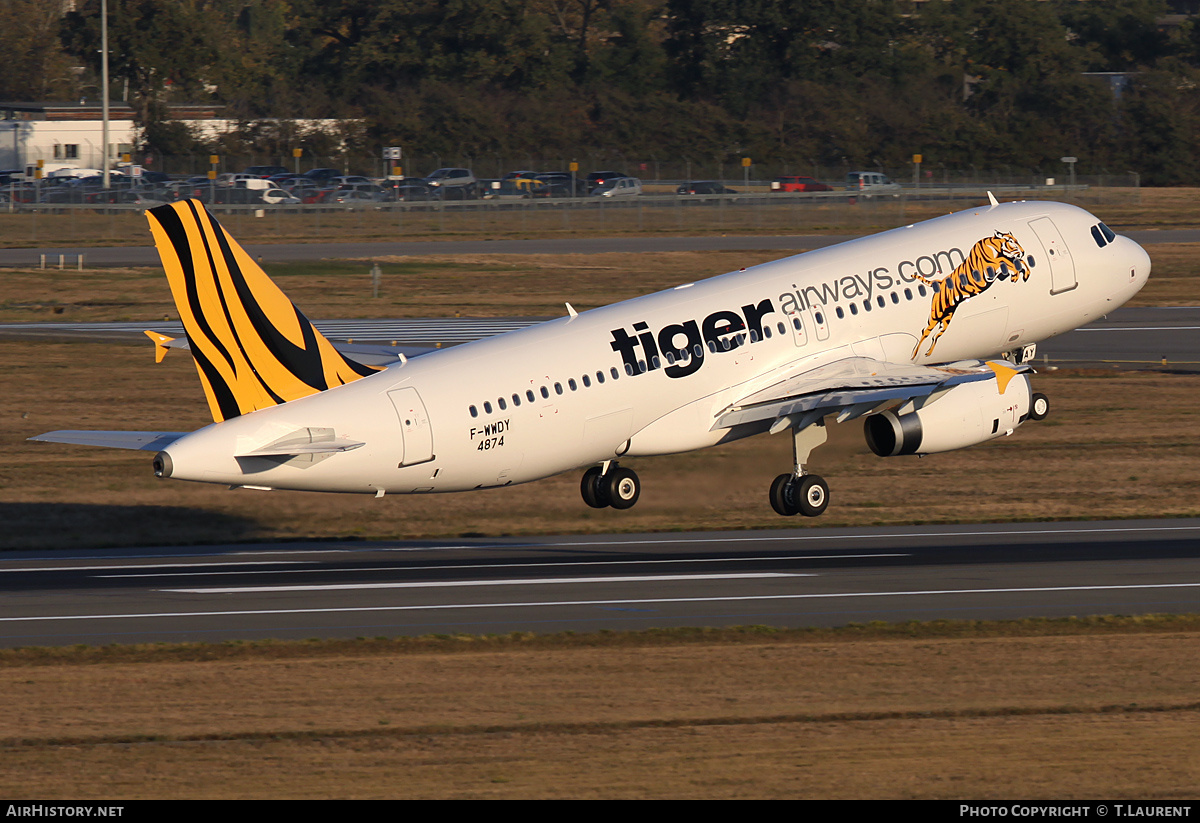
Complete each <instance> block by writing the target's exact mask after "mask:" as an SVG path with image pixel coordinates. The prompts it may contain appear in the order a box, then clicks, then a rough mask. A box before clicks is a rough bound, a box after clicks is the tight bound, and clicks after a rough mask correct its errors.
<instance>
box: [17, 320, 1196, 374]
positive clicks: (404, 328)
mask: <svg viewBox="0 0 1200 823" xmlns="http://www.w3.org/2000/svg"><path fill="white" fill-rule="evenodd" d="M545 319H547V318H537V317H509V318H466V317H464V318H455V317H450V318H406V319H395V320H321V321H315V322H316V326H317V328H318V329H320V330H321V333H322V334H324V335H325V336H327V337H329V338H330V339H331V340H336V341H344V340H353V341H354V342H355V343H356V344H371V343H375V344H383V345H398V346H435V345H439V344H440V345H443V346H449V345H454V344H456V343H465V342H468V341H471V340H478V339H480V338H483V337H490V336H491V335H494V334H501V333H503V332H506V331H511V330H513V329H519V328H524V327H525V326H528V325H531V324H533V323H537V322H540V321H542V320H545ZM147 328H151V329H154V330H155V331H160V332H162V333H164V334H168V335H171V336H175V337H182V336H183V327H182V326H181V325H180V324H179V323H177V322H175V323H9V324H3V325H0V339H4V338H9V339H14V338H15V339H53V340H68V339H77V340H91V341H96V342H105V343H120V342H125V343H138V344H142V345H147V346H148V345H149V344H148V343H147V341H146V338H145V336H144V335H143V334H142V332H143V330H144V329H147ZM1164 357H1165V358H1166V359H1167V365H1168V366H1169V367H1171V368H1174V369H1185V370H1191V369H1195V368H1200V307H1180V308H1149V309H1118V310H1117V311H1115V312H1113V313H1112V314H1110V315H1108V316H1107V317H1105V318H1103V319H1101V320H1098V321H1096V322H1095V323H1091V324H1089V325H1087V326H1084V327H1083V328H1082V329H1079V330H1077V331H1073V332H1068V333H1067V334H1064V335H1062V336H1061V337H1057V338H1054V339H1053V340H1048V341H1046V342H1044V343H1041V344H1039V346H1038V363H1039V364H1041V365H1058V366H1081V365H1106V366H1115V367H1117V368H1146V367H1153V366H1158V365H1160V364H1161V361H1162V359H1163V358H1164Z"/></svg>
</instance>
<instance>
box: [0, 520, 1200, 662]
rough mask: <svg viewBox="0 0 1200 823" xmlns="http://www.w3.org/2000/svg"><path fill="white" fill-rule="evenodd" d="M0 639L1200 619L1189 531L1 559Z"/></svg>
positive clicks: (652, 540) (969, 528) (428, 545)
mask: <svg viewBox="0 0 1200 823" xmlns="http://www.w3.org/2000/svg"><path fill="white" fill-rule="evenodd" d="M0 598H3V600H4V602H5V604H6V605H5V608H4V610H3V613H2V614H0V646H22V645H64V644H71V643H93V644H99V643H132V642H152V641H181V640H210V641H218V640H227V639H253V638H292V639H296V638H307V637H318V636H319V637H356V636H363V635H366V636H376V635H420V634H430V633H447V632H467V633H497V632H509V631H538V632H552V631H565V630H573V631H596V630H600V629H642V628H649V627H655V626H732V625H750V624H765V625H772V626H832V625H842V624H845V623H850V622H862V621H869V620H885V621H901V620H910V619H919V620H932V619H939V618H979V619H1002V618H1021V617H1035V616H1049V617H1056V616H1057V617H1062V616H1070V615H1076V616H1081V615H1093V614H1117V613H1119V614H1150V613H1181V612H1195V611H1198V610H1200V520H1169V521H1118V522H1092V523H1064V524H1052V523H1047V524H1019V525H1005V524H992V525H960V526H932V527H930V526H919V527H906V528H865V529H795V530H781V531H751V532H732V533H692V534H668V535H598V536H591V537H535V538H508V539H499V540H486V539H478V540H457V541H413V542H387V543H366V544H364V543H306V544H293V545H287V544H277V545H271V546H266V547H264V546H262V545H244V546H239V545H228V546H212V547H200V548H195V547H191V548H187V549H135V550H124V551H119V550H118V551H114V550H106V551H93V552H70V553H67V552H55V553H49V554H33V553H25V554H11V553H6V554H4V555H0Z"/></svg>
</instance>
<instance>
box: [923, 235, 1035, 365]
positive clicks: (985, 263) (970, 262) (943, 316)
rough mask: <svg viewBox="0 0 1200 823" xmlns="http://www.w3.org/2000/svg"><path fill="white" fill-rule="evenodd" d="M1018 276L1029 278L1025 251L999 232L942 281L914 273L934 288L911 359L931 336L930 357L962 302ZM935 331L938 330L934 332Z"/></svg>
mask: <svg viewBox="0 0 1200 823" xmlns="http://www.w3.org/2000/svg"><path fill="white" fill-rule="evenodd" d="M1018 275H1019V276H1020V278H1021V280H1028V279H1029V265H1028V264H1027V263H1026V262H1025V250H1024V249H1023V248H1021V244H1020V243H1018V242H1017V240H1016V238H1015V237H1013V236H1012V235H1011V234H1009V233H1008V232H1002V231H1000V230H999V229H997V230H996V233H995V235H993V236H992V237H985V238H984V239H982V240H980V241H979V242H978V243H976V244H975V245H974V246H972V247H971V252H970V254H968V255H967V259H966V260H964V261H963V262H962V263H960V264H959V265H958V266H956V267H955V269H954V271H952V272H950V274H948V275H947V276H946V277H944V278H942V279H941V280H928V279H926V278H924V277H922V276H921V275H920V274H917V275H916V278H917V279H918V280H920V281H921V282H922V283H925V284H926V285H928V286H929V287H930V288H932V289H933V300H932V302H931V303H930V306H929V325H927V326H926V327H925V332H924V333H923V334H922V335H921V339H920V340H918V341H917V345H916V347H915V348H914V349H913V353H912V356H913V357H916V356H917V352H919V351H920V350H921V344H922V343H924V342H925V338H927V337H929V335H930V334H933V338H932V339H931V340H930V342H929V351H927V352H925V356H926V357H928V356H929V355H931V354H933V348H934V346H936V345H937V341H938V338H939V337H941V336H942V335H943V334H945V333H946V330H947V329H948V328H950V321H951V320H953V319H954V311H955V310H956V309H957V308H958V307H959V306H960V305H962V303H963V301H964V300H966V299H968V298H970V297H975V296H976V295H978V294H982V293H983V292H984V291H986V290H987V288H988V287H989V286H991V285H992V283H993V282H995V281H996V280H1008V279H1010V278H1011V279H1012V282H1014V283H1016V282H1017V277H1018ZM934 329H937V332H936V333H934Z"/></svg>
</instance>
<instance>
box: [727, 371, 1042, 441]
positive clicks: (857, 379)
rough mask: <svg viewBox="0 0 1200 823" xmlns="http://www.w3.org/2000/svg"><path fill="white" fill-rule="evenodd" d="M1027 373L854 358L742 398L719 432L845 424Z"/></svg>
mask: <svg viewBox="0 0 1200 823" xmlns="http://www.w3.org/2000/svg"><path fill="white" fill-rule="evenodd" d="M1025 371H1030V368H1029V367H1028V366H1015V365H1013V364H1012V363H1009V362H1007V361H987V362H984V361H978V360H976V361H969V362H965V363H951V364H948V365H942V366H917V365H914V364H912V363H886V362H883V361H880V360H873V359H871V358H868V357H848V358H846V359H844V360H838V361H835V362H833V363H829V364H827V365H824V366H818V367H817V368H814V369H810V370H808V371H805V372H801V373H800V374H795V375H791V376H788V377H784V378H783V379H781V380H780V381H779V382H777V383H775V384H773V385H770V386H768V387H766V388H765V389H760V390H758V391H755V392H754V393H752V394H749V395H747V396H746V397H743V398H741V399H740V400H738V401H737V402H735V403H733V404H731V405H730V406H729V407H728V408H727V409H725V410H724V411H723V412H722V413H721V414H720V415H718V417H717V421H716V423H715V424H714V425H713V430H714V431H715V430H717V429H728V428H732V427H733V426H737V425H739V424H743V423H761V422H763V421H766V420H774V421H775V423H774V424H773V425H772V427H771V431H772V432H776V431H782V430H783V429H784V428H787V427H789V426H794V427H796V428H804V427H805V426H807V425H809V424H811V423H815V422H816V421H817V420H820V419H821V418H823V417H825V416H826V415H828V414H833V413H835V412H836V413H838V422H839V423H840V422H843V421H845V420H853V419H854V418H856V417H861V416H862V415H864V414H869V413H871V412H874V411H882V410H883V409H884V408H886V407H888V406H893V405H896V404H899V403H905V402H908V401H917V402H920V401H924V402H925V403H929V402H932V401H933V400H935V399H936V395H938V394H939V393H940V392H943V391H946V390H948V389H950V388H951V387H953V386H957V385H959V384H961V383H972V382H975V381H980V380H992V379H998V380H1003V381H1004V382H1005V383H1007V382H1008V379H1009V378H1011V377H1012V376H1013V375H1015V374H1019V373H1021V372H1025Z"/></svg>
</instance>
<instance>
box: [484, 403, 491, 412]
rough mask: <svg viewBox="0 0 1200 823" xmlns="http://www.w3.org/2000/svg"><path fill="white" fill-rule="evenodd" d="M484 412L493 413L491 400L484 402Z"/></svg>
mask: <svg viewBox="0 0 1200 823" xmlns="http://www.w3.org/2000/svg"><path fill="white" fill-rule="evenodd" d="M483 413H484V414H491V413H492V404H491V403H489V402H488V401H486V400H485V401H484V402H483Z"/></svg>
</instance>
